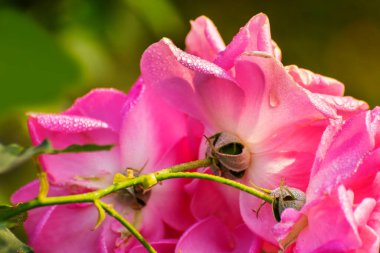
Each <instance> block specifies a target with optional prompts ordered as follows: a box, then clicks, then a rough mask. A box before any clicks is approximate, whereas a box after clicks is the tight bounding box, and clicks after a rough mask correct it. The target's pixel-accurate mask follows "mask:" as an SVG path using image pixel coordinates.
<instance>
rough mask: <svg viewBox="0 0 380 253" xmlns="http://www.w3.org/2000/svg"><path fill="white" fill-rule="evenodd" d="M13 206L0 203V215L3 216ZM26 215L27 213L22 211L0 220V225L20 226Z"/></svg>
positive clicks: (8, 226)
mask: <svg viewBox="0 0 380 253" xmlns="http://www.w3.org/2000/svg"><path fill="white" fill-rule="evenodd" d="M12 208H13V207H12V206H10V205H0V216H3V215H4V214H6V213H7V212H9V211H10V210H11V209H12ZM27 217H28V215H27V213H26V212H24V213H22V214H19V215H16V216H14V217H12V218H10V219H7V220H0V227H7V228H13V227H16V226H20V225H21V224H22V223H24V221H26V218H27Z"/></svg>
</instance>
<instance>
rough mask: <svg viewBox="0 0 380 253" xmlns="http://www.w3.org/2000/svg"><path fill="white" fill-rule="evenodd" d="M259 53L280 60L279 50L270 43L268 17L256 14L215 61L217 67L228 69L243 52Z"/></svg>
mask: <svg viewBox="0 0 380 253" xmlns="http://www.w3.org/2000/svg"><path fill="white" fill-rule="evenodd" d="M253 51H261V52H266V53H268V54H270V55H274V56H276V57H278V58H277V59H280V58H281V53H280V50H279V49H278V47H277V45H276V44H275V43H273V42H272V39H271V35H270V27H269V20H268V17H267V16H266V15H265V14H263V13H260V14H257V15H256V16H254V17H253V18H251V19H250V20H249V21H248V23H247V24H246V25H245V26H244V27H242V28H241V29H240V31H239V33H238V34H237V35H235V37H234V38H233V40H232V42H231V43H230V44H229V45H228V46H227V48H226V50H224V51H223V52H222V53H221V54H220V56H219V57H218V58H217V59H216V60H215V63H216V64H218V65H219V66H221V67H223V68H225V69H227V70H228V69H230V68H232V67H233V65H234V62H235V59H236V58H237V57H238V56H239V55H241V54H243V53H244V52H253Z"/></svg>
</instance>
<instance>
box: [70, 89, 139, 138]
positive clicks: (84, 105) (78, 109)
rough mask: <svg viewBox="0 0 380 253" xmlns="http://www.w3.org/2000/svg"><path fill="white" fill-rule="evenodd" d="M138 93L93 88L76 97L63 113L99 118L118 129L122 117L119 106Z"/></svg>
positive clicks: (133, 98) (135, 97)
mask: <svg viewBox="0 0 380 253" xmlns="http://www.w3.org/2000/svg"><path fill="white" fill-rule="evenodd" d="M138 95H139V94H138V92H135V93H131V92H130V93H128V95H126V94H125V93H123V92H120V91H118V90H115V89H94V90H92V91H90V92H89V93H88V94H87V95H85V96H83V97H81V98H79V99H77V100H76V101H75V103H74V105H73V106H72V107H71V108H70V109H68V110H67V111H66V112H65V114H68V115H83V116H86V117H90V118H94V119H99V120H101V121H103V122H106V123H107V124H108V125H109V126H110V127H111V128H112V129H113V130H115V131H119V129H120V126H121V118H122V117H121V116H122V114H121V113H122V111H121V108H123V106H124V105H125V103H126V102H127V101H133V100H136V99H137V98H138ZM132 103H133V102H132Z"/></svg>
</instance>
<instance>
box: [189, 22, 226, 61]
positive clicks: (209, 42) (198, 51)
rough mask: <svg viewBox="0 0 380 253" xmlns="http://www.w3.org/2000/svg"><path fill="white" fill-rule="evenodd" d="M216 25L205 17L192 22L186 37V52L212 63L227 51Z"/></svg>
mask: <svg viewBox="0 0 380 253" xmlns="http://www.w3.org/2000/svg"><path fill="white" fill-rule="evenodd" d="M225 47H226V46H225V45H224V42H223V39H222V38H221V37H220V35H219V32H218V30H217V28H216V27H215V25H214V23H213V22H212V21H211V20H210V19H209V18H207V17H205V16H200V17H198V18H197V19H196V20H194V21H191V30H190V32H189V33H188V34H187V36H186V51H187V52H188V53H190V54H193V55H196V56H199V57H202V58H203V59H205V60H208V61H210V62H212V61H213V60H214V59H215V58H216V57H217V55H218V53H219V52H220V51H222V50H224V49H225Z"/></svg>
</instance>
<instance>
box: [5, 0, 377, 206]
mask: <svg viewBox="0 0 380 253" xmlns="http://www.w3.org/2000/svg"><path fill="white" fill-rule="evenodd" d="M258 12H264V13H266V14H267V15H268V16H269V18H270V22H271V27H272V36H273V38H274V40H276V42H277V43H278V44H279V46H280V47H281V49H282V52H283V62H284V63H285V64H296V65H298V66H301V67H305V68H308V69H311V70H313V71H314V72H318V73H322V74H324V75H328V76H332V77H335V78H337V79H338V80H341V81H343V82H344V83H345V84H346V93H347V94H350V95H353V96H356V97H358V98H360V99H364V100H366V101H368V102H369V103H370V104H371V106H374V105H376V104H380V98H379V95H380V90H379V89H378V87H380V73H379V67H380V63H379V60H378V59H380V49H379V45H380V15H379V13H380V1H365V2H364V1H362V2H359V1H354V0H344V1H343V0H339V1H338V0H336V1H313V2H312V1H265V0H242V1H231V0H217V1H207V2H205V1H204V0H203V1H201V0H178V1H174V0H114V1H110V0H108V1H107V0H84V1H78V0H55V1H51V0H29V1H28V0H9V1H0V87H1V89H0V142H1V143H12V142H16V143H20V144H23V145H29V144H30V141H29V138H28V135H27V131H26V116H25V112H28V111H43V112H59V111H62V110H64V109H65V108H67V107H68V106H69V105H70V104H71V103H72V101H73V100H74V99H75V98H76V97H78V96H81V95H83V94H85V93H86V92H87V91H89V90H90V89H92V88H94V87H115V88H118V89H121V90H124V91H128V89H129V87H130V85H131V84H132V83H133V82H134V80H136V78H137V76H138V75H139V59H140V56H141V54H142V52H143V51H144V49H145V48H146V47H147V46H148V45H149V44H151V43H153V42H155V41H157V40H159V39H160V38H161V37H164V36H165V37H169V38H171V39H172V40H173V41H174V42H175V43H176V44H177V45H179V46H180V47H183V46H184V38H185V36H186V33H187V32H188V30H189V28H190V24H189V20H190V19H195V18H196V17H197V16H199V15H203V14H204V15H206V16H208V17H210V18H211V19H212V20H213V21H214V22H215V24H216V25H217V27H218V28H219V31H220V33H221V34H222V36H223V37H224V39H225V41H226V43H228V42H229V41H230V40H231V38H232V36H233V35H234V34H236V33H237V32H238V29H239V28H240V27H241V26H243V25H244V24H245V23H246V22H247V21H248V20H249V18H250V17H251V16H253V15H255V14H256V13H258ZM35 171H36V170H35V166H34V165H33V163H32V162H31V163H29V164H27V165H25V166H23V167H21V168H18V169H16V170H14V171H11V172H8V173H6V174H3V175H1V176H0V202H2V203H4V202H8V199H9V196H10V195H11V193H12V192H14V191H15V190H16V189H17V188H18V187H20V186H21V185H23V184H25V183H26V182H28V181H30V180H32V179H33V178H34V177H35Z"/></svg>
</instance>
